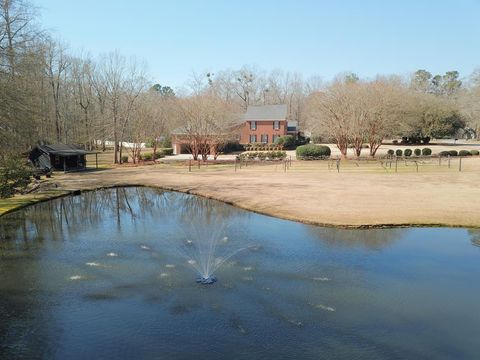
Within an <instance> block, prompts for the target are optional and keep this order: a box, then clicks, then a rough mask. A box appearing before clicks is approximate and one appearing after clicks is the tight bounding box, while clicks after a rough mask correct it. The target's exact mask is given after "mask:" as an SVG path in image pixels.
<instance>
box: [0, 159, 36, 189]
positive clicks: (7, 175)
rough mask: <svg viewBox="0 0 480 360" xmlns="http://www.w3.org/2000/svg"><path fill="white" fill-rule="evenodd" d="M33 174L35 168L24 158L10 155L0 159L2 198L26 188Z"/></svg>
mask: <svg viewBox="0 0 480 360" xmlns="http://www.w3.org/2000/svg"><path fill="white" fill-rule="evenodd" d="M32 175H33V170H32V169H31V168H30V167H29V166H27V165H26V164H25V163H24V162H23V160H22V159H19V158H15V157H9V158H5V159H2V160H0V198H6V197H10V196H13V195H14V194H15V192H16V191H17V190H21V189H24V188H25V187H26V186H27V185H28V184H29V183H30V179H31V177H32Z"/></svg>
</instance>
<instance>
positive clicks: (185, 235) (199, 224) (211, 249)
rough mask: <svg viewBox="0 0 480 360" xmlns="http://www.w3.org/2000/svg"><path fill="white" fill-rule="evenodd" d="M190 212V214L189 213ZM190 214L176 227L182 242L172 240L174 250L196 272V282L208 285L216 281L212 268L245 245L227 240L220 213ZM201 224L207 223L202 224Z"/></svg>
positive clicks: (229, 257)
mask: <svg viewBox="0 0 480 360" xmlns="http://www.w3.org/2000/svg"><path fill="white" fill-rule="evenodd" d="M192 215H193V216H192ZM196 215H197V214H195V213H194V214H190V216H189V217H188V221H186V222H184V223H183V226H182V227H181V228H178V230H179V233H180V234H182V241H181V242H180V243H178V242H177V243H176V246H175V247H176V248H177V250H178V251H177V252H178V254H179V255H181V256H182V257H183V258H184V259H186V262H187V264H188V265H189V266H191V267H192V268H193V269H194V270H195V272H196V273H197V278H196V282H197V283H199V284H202V285H212V284H214V283H215V282H217V280H218V279H217V277H216V276H215V275H214V274H215V273H216V271H217V270H218V269H219V268H220V267H221V266H222V265H224V264H225V263H226V262H227V261H228V260H229V259H231V258H232V257H233V256H235V255H236V254H238V253H239V252H241V251H243V250H245V249H247V248H248V246H242V245H244V244H239V243H238V240H237V241H231V240H230V238H229V237H228V236H226V234H227V232H228V231H227V225H226V224H227V223H226V222H225V219H224V218H222V217H221V216H220V214H215V213H212V214H210V216H208V217H204V216H202V217H200V216H196ZM205 224H206V225H207V226H205Z"/></svg>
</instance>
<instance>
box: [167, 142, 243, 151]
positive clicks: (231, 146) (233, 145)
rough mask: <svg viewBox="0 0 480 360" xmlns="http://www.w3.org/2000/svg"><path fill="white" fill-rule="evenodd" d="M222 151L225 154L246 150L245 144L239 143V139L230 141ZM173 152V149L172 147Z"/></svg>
mask: <svg viewBox="0 0 480 360" xmlns="http://www.w3.org/2000/svg"><path fill="white" fill-rule="evenodd" d="M221 151H222V152H223V153H224V154H229V153H232V152H235V151H245V146H243V145H242V144H239V143H238V142H237V141H229V142H227V143H226V144H225V145H223V146H222V148H221ZM172 153H173V149H172Z"/></svg>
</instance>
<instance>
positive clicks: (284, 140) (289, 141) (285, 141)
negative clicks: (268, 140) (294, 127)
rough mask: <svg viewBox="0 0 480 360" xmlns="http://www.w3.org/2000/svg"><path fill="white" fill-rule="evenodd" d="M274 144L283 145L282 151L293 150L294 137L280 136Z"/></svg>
mask: <svg viewBox="0 0 480 360" xmlns="http://www.w3.org/2000/svg"><path fill="white" fill-rule="evenodd" d="M275 144H277V145H283V147H284V149H294V148H295V137H294V136H293V135H285V136H280V137H279V138H278V139H277V140H275Z"/></svg>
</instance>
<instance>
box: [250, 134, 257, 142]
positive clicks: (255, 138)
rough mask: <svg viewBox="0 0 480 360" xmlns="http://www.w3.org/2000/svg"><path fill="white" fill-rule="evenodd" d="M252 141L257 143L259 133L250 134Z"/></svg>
mask: <svg viewBox="0 0 480 360" xmlns="http://www.w3.org/2000/svg"><path fill="white" fill-rule="evenodd" d="M250 142H251V143H256V142H257V135H250Z"/></svg>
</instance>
